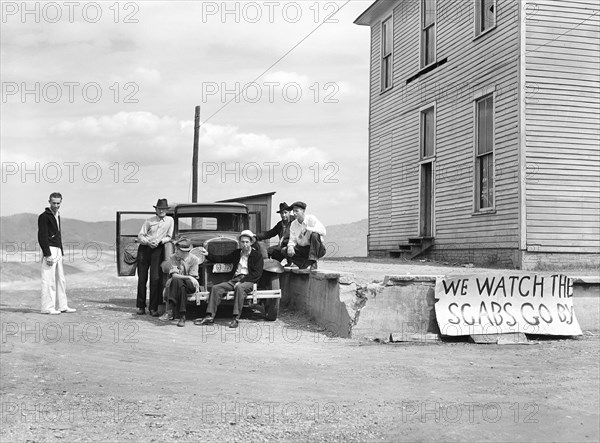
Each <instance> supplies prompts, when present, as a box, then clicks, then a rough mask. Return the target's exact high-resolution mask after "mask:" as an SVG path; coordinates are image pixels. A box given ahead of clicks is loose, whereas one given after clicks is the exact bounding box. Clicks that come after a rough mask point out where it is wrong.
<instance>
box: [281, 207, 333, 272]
mask: <svg viewBox="0 0 600 443" xmlns="http://www.w3.org/2000/svg"><path fill="white" fill-rule="evenodd" d="M290 209H291V210H292V211H293V212H294V217H295V218H296V219H295V220H294V221H293V222H292V224H291V225H290V240H289V242H288V245H287V248H286V249H285V251H284V255H285V258H286V260H287V261H288V263H293V264H295V265H296V266H298V267H299V268H309V267H310V269H311V270H316V269H317V260H318V259H320V258H321V257H323V256H324V255H325V252H326V249H325V245H324V244H323V241H324V236H325V233H326V230H325V226H323V224H322V223H321V222H320V221H319V219H318V218H317V217H315V216H314V215H312V214H307V213H306V203H304V202H300V201H298V202H294V203H292V206H290Z"/></svg>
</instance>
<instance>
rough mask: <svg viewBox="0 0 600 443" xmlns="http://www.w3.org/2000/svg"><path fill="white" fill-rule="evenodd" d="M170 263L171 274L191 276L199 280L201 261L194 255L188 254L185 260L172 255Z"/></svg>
mask: <svg viewBox="0 0 600 443" xmlns="http://www.w3.org/2000/svg"><path fill="white" fill-rule="evenodd" d="M168 263H169V274H181V275H189V276H191V277H196V278H198V266H199V265H200V259H199V258H198V257H196V256H195V255H194V254H188V256H187V257H186V258H185V259H183V258H179V257H177V255H176V254H172V255H171V256H170V257H169V259H168Z"/></svg>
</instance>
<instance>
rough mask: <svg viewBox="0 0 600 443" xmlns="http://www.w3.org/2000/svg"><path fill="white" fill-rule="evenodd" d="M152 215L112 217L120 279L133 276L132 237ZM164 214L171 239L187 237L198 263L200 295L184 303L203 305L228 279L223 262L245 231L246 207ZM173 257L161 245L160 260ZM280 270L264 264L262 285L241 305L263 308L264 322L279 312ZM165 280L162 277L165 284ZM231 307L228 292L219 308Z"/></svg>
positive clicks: (205, 206)
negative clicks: (203, 250)
mask: <svg viewBox="0 0 600 443" xmlns="http://www.w3.org/2000/svg"><path fill="white" fill-rule="evenodd" d="M153 214H154V213H153V212H139V211H119V212H117V242H116V245H117V271H118V274H119V275H120V276H133V275H135V272H136V258H137V249H138V243H137V234H138V232H139V230H140V228H141V226H142V223H143V220H144V219H145V218H148V217H150V216H151V215H153ZM167 215H170V216H171V217H173V219H174V221H175V227H174V231H173V239H174V240H176V239H178V238H180V237H186V238H188V239H190V240H191V241H192V244H193V246H194V249H192V251H191V253H192V254H195V255H196V256H197V257H198V258H199V259H200V261H201V265H200V270H199V271H200V272H199V274H200V276H199V283H200V288H201V290H200V292H197V293H196V294H191V295H190V296H189V297H188V302H189V303H195V304H197V305H201V304H203V303H206V302H207V300H208V295H209V294H210V290H211V288H212V287H213V285H215V284H218V283H221V282H223V281H227V280H229V279H230V278H231V277H232V276H233V272H234V270H233V266H232V264H231V263H225V262H224V260H220V259H219V258H220V257H225V256H227V254H229V253H230V252H231V251H233V250H234V249H237V248H238V247H239V244H238V240H237V239H238V235H239V234H240V232H241V231H243V230H244V229H249V225H250V223H249V220H250V219H249V211H248V207H247V206H246V205H245V204H242V203H236V202H222V203H179V204H173V205H171V206H169V209H168V211H167ZM199 246H203V247H204V248H206V250H208V252H209V253H210V256H211V258H213V259H214V260H215V261H213V262H208V261H206V257H205V256H204V255H202V254H200V252H199V251H198V247H199ZM172 252H173V244H172V243H168V244H167V245H165V255H167V254H170V253H172ZM281 272H283V267H282V266H281V265H280V264H279V262H277V261H276V260H271V259H266V258H265V265H264V269H263V276H262V278H261V280H260V281H259V282H258V284H257V285H255V290H254V291H253V292H252V293H251V294H250V295H248V297H247V298H246V301H245V304H244V306H260V305H262V307H263V308H264V312H265V318H266V319H267V320H270V321H272V320H276V319H277V315H278V312H279V301H280V299H281V290H280V289H279V274H280V273H281ZM167 277H168V276H167V275H164V276H163V280H164V281H166V279H167ZM228 302H229V303H233V293H232V292H230V293H229V294H228V295H227V298H226V299H225V300H223V304H227V303H228Z"/></svg>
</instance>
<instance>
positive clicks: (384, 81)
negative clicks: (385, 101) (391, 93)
mask: <svg viewBox="0 0 600 443" xmlns="http://www.w3.org/2000/svg"><path fill="white" fill-rule="evenodd" d="M391 86H392V56H391V55H388V56H387V57H386V58H384V59H383V60H382V65H381V87H382V88H383V89H387V88H389V87H391Z"/></svg>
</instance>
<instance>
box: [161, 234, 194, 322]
mask: <svg viewBox="0 0 600 443" xmlns="http://www.w3.org/2000/svg"><path fill="white" fill-rule="evenodd" d="M191 250H192V242H191V241H190V240H188V239H187V238H180V239H179V240H178V241H177V242H175V253H174V254H172V255H171V256H170V257H168V258H167V259H166V260H165V261H164V262H163V263H162V265H161V267H162V269H163V271H165V273H168V274H169V280H167V283H166V284H165V296H166V301H167V310H166V311H165V313H164V315H163V316H162V317H160V318H159V320H162V321H170V320H173V319H174V318H175V316H176V315H177V314H179V322H178V323H177V326H179V327H183V326H185V312H186V304H187V296H188V294H194V293H196V292H199V291H200V284H199V283H198V266H199V265H200V259H199V258H198V257H196V256H195V255H193V254H190V251H191Z"/></svg>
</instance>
